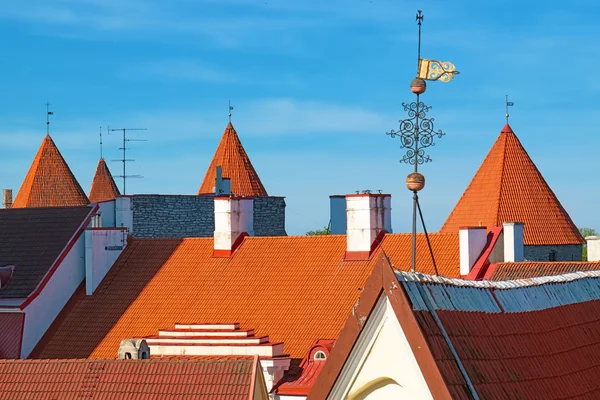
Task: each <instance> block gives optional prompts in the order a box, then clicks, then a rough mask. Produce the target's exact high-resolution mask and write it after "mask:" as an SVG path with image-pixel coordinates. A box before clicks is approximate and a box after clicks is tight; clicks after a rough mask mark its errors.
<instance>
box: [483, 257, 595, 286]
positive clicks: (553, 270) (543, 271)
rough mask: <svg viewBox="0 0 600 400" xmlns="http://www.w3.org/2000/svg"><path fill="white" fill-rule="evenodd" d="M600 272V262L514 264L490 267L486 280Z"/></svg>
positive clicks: (528, 262)
mask: <svg viewBox="0 0 600 400" xmlns="http://www.w3.org/2000/svg"><path fill="white" fill-rule="evenodd" d="M596 270H600V262H598V261H595V262H592V261H590V262H585V261H584V262H535V261H524V262H512V263H498V264H492V265H490V267H489V269H488V272H487V273H486V276H485V279H487V280H491V281H505V280H513V279H527V278H534V277H537V276H550V275H562V274H567V273H571V272H579V271H596Z"/></svg>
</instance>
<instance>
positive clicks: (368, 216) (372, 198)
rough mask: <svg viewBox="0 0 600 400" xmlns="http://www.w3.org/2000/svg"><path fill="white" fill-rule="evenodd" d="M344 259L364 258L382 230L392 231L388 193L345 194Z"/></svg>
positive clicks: (374, 244) (375, 245)
mask: <svg viewBox="0 0 600 400" xmlns="http://www.w3.org/2000/svg"><path fill="white" fill-rule="evenodd" d="M346 216H347V231H346V243H347V246H346V259H347V260H366V259H368V258H369V257H370V255H371V250H372V249H374V248H376V247H377V245H378V243H376V239H377V237H378V235H379V234H380V233H381V232H382V231H386V232H391V231H392V219H391V196H390V195H389V194H370V193H367V194H349V195H346Z"/></svg>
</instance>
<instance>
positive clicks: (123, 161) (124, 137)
mask: <svg viewBox="0 0 600 400" xmlns="http://www.w3.org/2000/svg"><path fill="white" fill-rule="evenodd" d="M146 130H147V129H146V128H119V129H109V132H115V131H122V132H123V147H119V150H123V158H121V159H120V160H112V161H113V162H121V163H123V175H118V176H117V178H123V194H126V191H125V189H126V181H127V178H142V176H141V175H127V172H126V167H127V162H128V161H135V160H134V159H127V142H146V139H130V138H128V137H127V131H146Z"/></svg>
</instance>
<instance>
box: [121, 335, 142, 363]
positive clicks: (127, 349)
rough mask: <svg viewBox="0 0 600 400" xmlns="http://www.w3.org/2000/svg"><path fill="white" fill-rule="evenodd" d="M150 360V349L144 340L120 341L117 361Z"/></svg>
mask: <svg viewBox="0 0 600 400" xmlns="http://www.w3.org/2000/svg"><path fill="white" fill-rule="evenodd" d="M147 358H150V347H148V344H147V343H146V341H145V340H144V339H125V340H121V345H120V346H119V360H128V359H131V360H144V359H147Z"/></svg>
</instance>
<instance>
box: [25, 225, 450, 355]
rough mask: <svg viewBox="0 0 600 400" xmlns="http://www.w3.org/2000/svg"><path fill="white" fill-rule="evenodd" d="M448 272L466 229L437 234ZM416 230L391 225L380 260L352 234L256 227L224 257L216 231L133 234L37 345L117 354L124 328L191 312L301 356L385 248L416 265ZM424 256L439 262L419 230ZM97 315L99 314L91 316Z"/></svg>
mask: <svg viewBox="0 0 600 400" xmlns="http://www.w3.org/2000/svg"><path fill="white" fill-rule="evenodd" d="M431 237H432V242H433V243H432V244H433V249H434V251H435V252H436V255H437V259H436V261H437V263H438V268H439V270H440V272H441V273H444V274H446V275H449V276H452V277H457V276H458V275H459V262H458V234H453V235H449V234H433V235H431ZM410 243H411V236H410V235H408V234H390V235H385V237H384V239H383V241H382V244H381V246H380V248H379V249H378V250H377V251H376V252H375V254H374V255H373V257H372V258H371V260H367V261H344V255H345V251H346V236H345V235H324V236H289V237H246V238H244V240H243V242H242V244H241V245H240V247H239V248H238V249H237V250H236V252H235V253H234V255H233V256H232V257H229V258H215V257H212V254H213V239H212V238H188V239H133V240H132V241H130V242H129V244H128V246H127V248H126V249H125V251H124V252H123V254H122V255H121V257H120V258H119V260H118V261H117V262H116V263H115V265H114V266H113V267H112V268H111V270H110V271H109V273H108V274H107V276H106V278H105V279H104V281H103V282H102V283H101V284H100V286H99V287H98V289H97V291H96V292H94V295H93V296H85V294H84V292H83V291H82V292H80V293H79V294H78V295H76V297H75V298H74V299H73V301H72V304H71V305H70V306H68V307H66V308H65V311H64V312H63V313H62V314H61V316H59V317H58V318H57V321H56V322H55V326H54V327H53V328H52V329H51V332H50V333H49V334H47V336H46V337H45V338H44V339H43V340H42V343H41V344H40V345H39V346H38V348H37V349H36V350H35V351H34V353H33V357H36V358H37V357H40V358H84V357H92V358H109V357H114V355H115V354H116V351H117V349H118V347H119V343H120V341H121V340H122V339H123V338H129V337H145V336H149V335H153V334H155V332H156V331H157V330H158V329H164V328H165V327H169V326H173V325H174V324H175V323H179V322H181V321H194V322H196V323H219V322H228V321H237V322H239V323H240V325H241V327H242V328H244V329H245V328H249V327H251V328H254V330H255V332H256V335H259V336H260V335H269V337H270V339H271V341H273V342H284V343H285V348H284V350H285V352H286V353H289V354H290V355H291V357H292V358H296V359H301V358H303V357H304V356H305V354H306V352H307V350H308V349H309V348H310V346H311V345H312V344H313V343H314V341H315V340H317V339H335V338H336V337H337V335H338V333H339V331H340V329H341V327H342V325H343V323H344V321H345V319H346V316H347V313H348V312H349V310H350V308H351V307H352V304H353V303H354V302H355V301H356V299H357V298H358V296H359V294H360V290H361V288H362V286H363V284H364V282H365V280H366V278H367V276H368V275H369V273H370V272H371V270H372V268H373V265H374V263H375V262H376V259H377V256H378V255H379V254H381V253H382V249H383V250H384V251H385V253H386V254H387V255H388V256H389V257H390V258H391V260H392V262H393V263H394V266H395V267H396V268H398V269H405V270H408V269H409V268H410V251H409V249H410ZM418 243H419V254H418V261H419V265H423V267H422V270H423V271H425V272H432V271H433V268H432V267H431V262H430V261H429V262H428V261H427V260H429V252H428V250H427V247H426V246H425V241H424V238H423V237H422V235H419V241H418ZM90 315H94V318H93V321H92V320H90V318H89V316H90Z"/></svg>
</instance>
